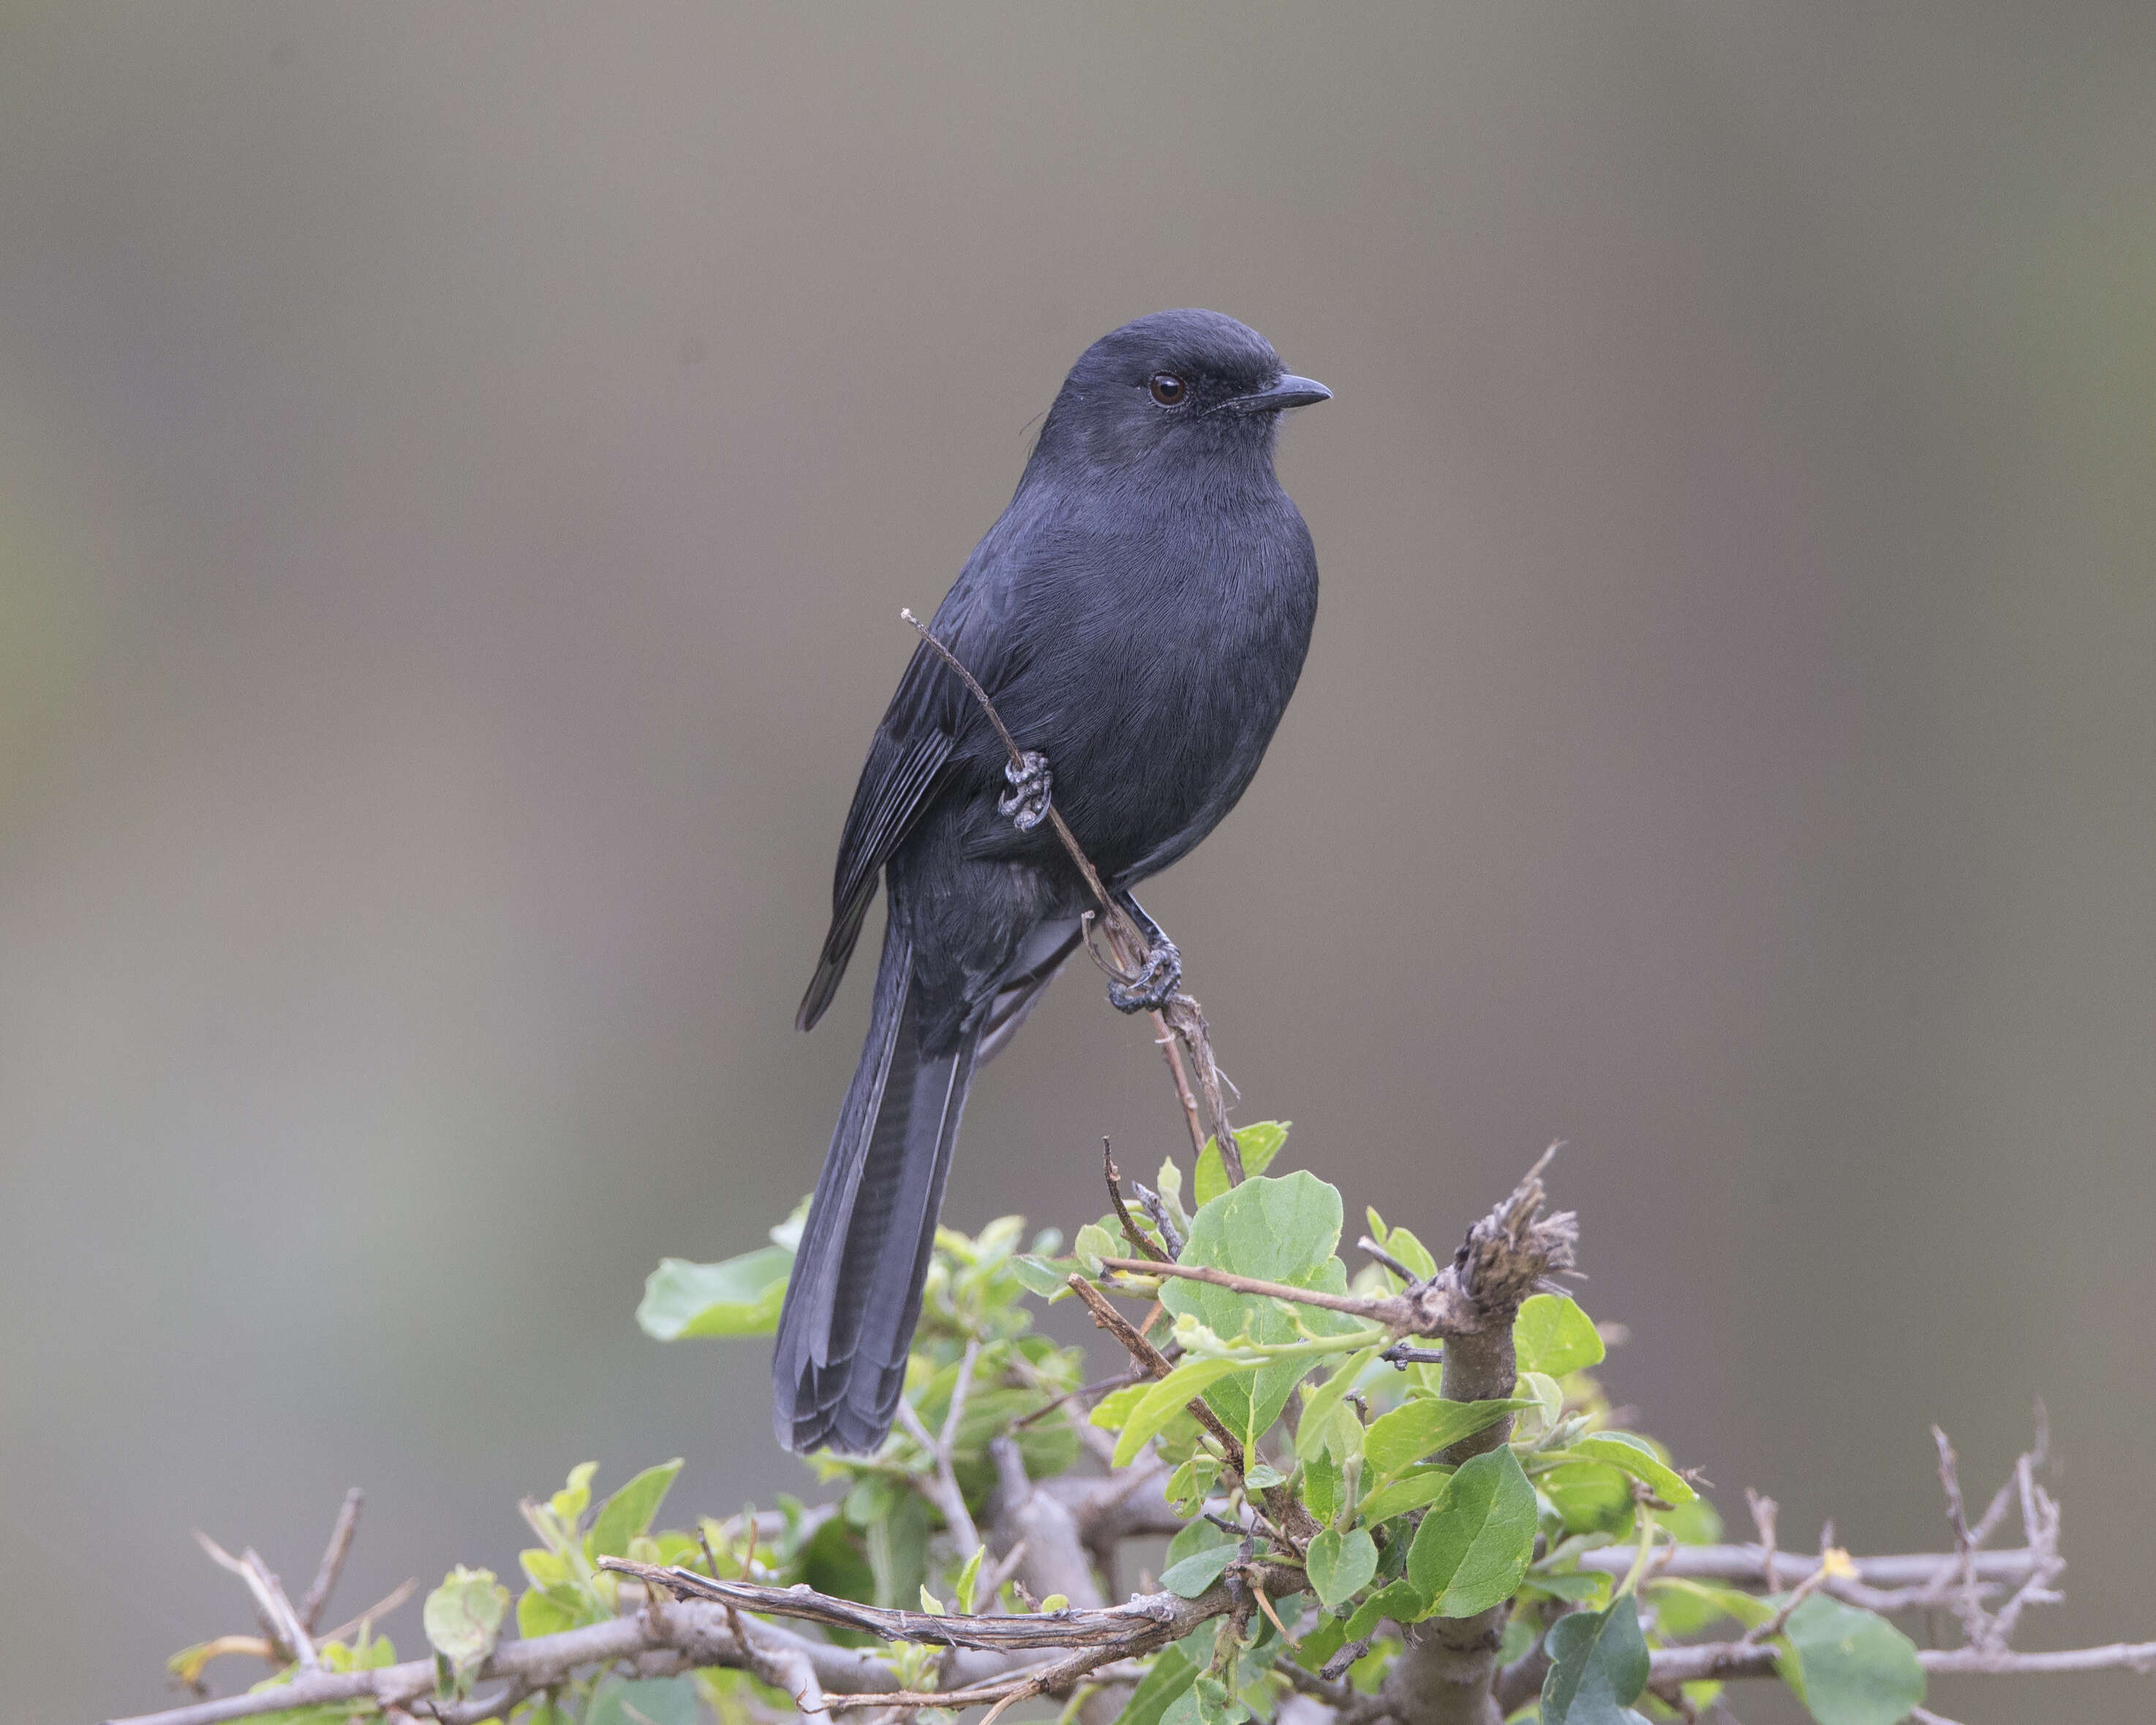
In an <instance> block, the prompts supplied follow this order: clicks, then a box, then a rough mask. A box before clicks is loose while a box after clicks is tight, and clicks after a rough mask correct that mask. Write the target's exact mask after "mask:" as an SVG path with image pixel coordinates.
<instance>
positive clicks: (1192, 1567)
mask: <svg viewBox="0 0 2156 1725" xmlns="http://www.w3.org/2000/svg"><path fill="white" fill-rule="evenodd" d="M1238 1550H1240V1547H1238V1546H1236V1545H1234V1544H1226V1545H1216V1546H1211V1547H1207V1548H1206V1549H1205V1550H1204V1551H1200V1552H1193V1553H1191V1555H1190V1556H1188V1557H1187V1558H1183V1559H1182V1560H1181V1561H1180V1562H1178V1563H1170V1564H1169V1565H1168V1568H1166V1569H1165V1570H1163V1572H1162V1573H1161V1578H1160V1584H1161V1585H1162V1586H1163V1587H1164V1588H1166V1589H1168V1592H1170V1593H1171V1594H1174V1595H1175V1596H1176V1598H1178V1599H1196V1598H1197V1597H1198V1596H1199V1594H1202V1593H1204V1591H1205V1590H1206V1589H1208V1588H1209V1587H1211V1586H1212V1585H1213V1583H1214V1582H1216V1581H1218V1580H1219V1578H1221V1576H1222V1575H1223V1574H1224V1573H1226V1571H1227V1568H1228V1566H1229V1564H1230V1563H1234V1562H1235V1553H1236V1552H1237V1551H1238Z"/></svg>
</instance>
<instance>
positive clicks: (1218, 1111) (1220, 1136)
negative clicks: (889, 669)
mask: <svg viewBox="0 0 2156 1725" xmlns="http://www.w3.org/2000/svg"><path fill="white" fill-rule="evenodd" d="M899 615H900V616H901V617H902V618H903V619H905V620H906V622H907V623H909V624H910V625H911V626H912V628H913V631H914V632H915V633H916V635H918V636H920V637H921V640H922V641H926V642H927V644H928V646H930V647H931V648H932V649H933V650H934V651H935V652H936V654H937V657H939V658H941V659H942V661H943V662H944V663H945V664H947V665H948V666H949V667H951V668H952V671H954V672H957V675H958V677H959V680H960V681H961V682H963V683H964V684H965V685H966V687H967V689H968V691H969V692H970V693H972V695H973V699H974V700H975V701H976V702H977V703H979V706H980V708H981V711H982V712H983V713H985V714H987V715H988V723H990V724H991V725H993V726H994V727H995V732H996V735H997V736H998V737H999V738H1001V739H1003V745H1004V749H1006V750H1007V751H1008V752H1009V755H1010V760H1011V765H1013V766H1014V767H1017V768H1019V770H1024V766H1025V751H1024V749H1021V748H1019V744H1018V739H1017V738H1015V737H1014V736H1013V735H1012V734H1011V733H1010V728H1009V726H1008V725H1006V724H1005V723H1004V721H1003V715H1002V714H1001V713H998V712H997V711H996V703H994V702H993V701H992V700H990V699H989V698H988V691H987V690H986V689H984V688H983V687H981V685H980V683H979V682H978V681H977V680H976V679H975V677H974V676H973V672H970V671H968V669H967V668H966V667H965V665H964V663H963V662H962V661H961V660H960V659H959V657H958V656H957V654H956V653H954V652H952V651H951V649H950V648H949V647H947V646H944V644H943V643H942V641H938V640H937V638H936V636H935V634H934V633H933V631H931V630H930V629H929V627H928V626H927V624H926V623H923V622H922V621H921V619H920V618H918V617H916V616H915V615H913V613H912V612H911V611H910V610H903V609H901V610H900V612H899ZM1048 821H1049V824H1050V826H1051V827H1053V828H1054V829H1055V836H1056V837H1057V838H1058V839H1060V841H1061V842H1062V844H1063V848H1064V850H1065V852H1066V853H1067V854H1068V855H1069V856H1070V861H1071V863H1072V865H1073V866H1074V867H1075V868H1076V869H1077V870H1078V873H1079V875H1080V876H1081V878H1083V880H1084V881H1085V883H1086V888H1087V890H1088V891H1090V892H1091V893H1092V895H1093V899H1094V901H1095V902H1096V904H1098V905H1099V906H1100V915H1101V924H1102V927H1103V929H1104V930H1105V931H1106V935H1107V937H1108V945H1109V947H1110V949H1111V950H1112V951H1113V952H1114V954H1115V957H1116V964H1117V965H1120V966H1121V967H1122V968H1121V980H1122V981H1123V982H1124V983H1126V984H1130V983H1133V982H1135V981H1137V980H1138V978H1139V977H1140V976H1142V974H1143V973H1144V969H1145V964H1146V958H1147V952H1148V950H1150V946H1151V943H1150V942H1149V941H1147V939H1146V937H1145V933H1144V931H1143V930H1142V929H1140V928H1139V927H1138V925H1137V919H1135V918H1133V917H1132V915H1131V914H1130V912H1129V911H1127V909H1124V908H1123V904H1122V900H1121V899H1117V898H1116V896H1115V895H1114V894H1113V893H1111V892H1109V890H1108V888H1107V887H1106V883H1103V882H1102V880H1101V874H1100V871H1099V870H1098V869H1096V868H1094V867H1093V862H1092V859H1091V857H1088V856H1087V855H1086V852H1085V850H1084V848H1083V847H1081V845H1080V844H1079V842H1078V839H1077V836H1076V835H1075V834H1074V833H1073V832H1071V831H1070V823H1069V822H1068V821H1065V819H1064V818H1063V811H1061V810H1060V809H1059V808H1058V807H1057V806H1055V803H1054V801H1050V803H1049V805H1048ZM1091 917H1092V913H1091V912H1088V913H1087V914H1086V916H1085V917H1084V918H1082V919H1081V928H1082V929H1084V931H1085V932H1086V934H1087V935H1088V936H1090V935H1091V927H1092V922H1091ZM1089 945H1090V940H1089ZM1153 1017H1154V1019H1155V1022H1157V1023H1158V1025H1160V1026H1161V1027H1163V1028H1164V1029H1166V1030H1167V1031H1168V1032H1169V1033H1170V1034H1171V1035H1173V1037H1174V1038H1175V1039H1176V1041H1177V1042H1178V1043H1180V1044H1181V1046H1182V1050H1183V1054H1184V1055H1186V1056H1187V1057H1188V1060H1189V1064H1190V1067H1191V1068H1192V1069H1193V1070H1194V1071H1195V1072H1196V1074H1197V1088H1198V1091H1199V1094H1201V1095H1202V1096H1203V1097H1204V1101H1205V1111H1206V1113H1207V1114H1208V1115H1210V1116H1211V1118H1212V1121H1213V1135H1214V1138H1215V1139H1217V1140H1218V1141H1219V1147H1220V1161H1221V1164H1222V1166H1224V1167H1225V1169H1226V1170H1227V1172H1228V1178H1229V1182H1230V1183H1231V1184H1237V1185H1240V1183H1241V1182H1242V1179H1243V1158H1242V1153H1241V1151H1240V1150H1239V1149H1238V1148H1237V1147H1236V1144H1235V1130H1234V1128H1233V1127H1231V1126H1230V1125H1229V1123H1228V1107H1227V1099H1226V1095H1225V1093H1224V1089H1223V1085H1224V1083H1225V1080H1224V1079H1223V1078H1222V1077H1221V1074H1220V1066H1219V1062H1218V1061H1216V1060H1215V1059H1214V1058H1213V1042H1212V1038H1211V1035H1210V1033H1209V1032H1208V1030H1207V1028H1206V1024H1205V1013H1204V1008H1202V1007H1200V1006H1199V1004H1198V1002H1196V1001H1195V1000H1193V999H1192V998H1191V996H1188V995H1187V994H1177V995H1173V996H1170V997H1169V998H1168V1001H1167V1002H1164V1003H1163V1005H1162V1006H1161V1007H1159V1008H1158V1010H1157V1011H1156V1012H1154V1014H1153ZM1169 1070H1170V1071H1171V1072H1172V1073H1173V1074H1175V1076H1176V1079H1177V1086H1176V1089H1177V1095H1178V1099H1183V1098H1185V1097H1187V1096H1188V1094H1189V1089H1190V1085H1189V1082H1188V1078H1187V1077H1186V1076H1185V1074H1183V1073H1182V1072H1181V1071H1180V1070H1178V1067H1177V1065H1176V1063H1173V1062H1171V1063H1170V1067H1169ZM1192 1142H1193V1144H1195V1145H1197V1146H1200V1147H1201V1148H1202V1146H1203V1144H1204V1141H1203V1139H1201V1138H1199V1136H1198V1135H1197V1132H1196V1130H1195V1129H1193V1133H1192Z"/></svg>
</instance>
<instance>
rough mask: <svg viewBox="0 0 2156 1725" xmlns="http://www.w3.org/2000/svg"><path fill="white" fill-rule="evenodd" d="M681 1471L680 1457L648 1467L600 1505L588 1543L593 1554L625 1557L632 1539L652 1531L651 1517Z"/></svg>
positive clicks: (656, 1512)
mask: <svg viewBox="0 0 2156 1725" xmlns="http://www.w3.org/2000/svg"><path fill="white" fill-rule="evenodd" d="M680 1471H681V1458H680V1456H678V1455H677V1456H675V1458H674V1459H673V1460H671V1461H662V1462H660V1464H659V1465H658V1466H656V1467H648V1468H646V1469H644V1471H643V1472H642V1473H640V1474H639V1475H637V1476H636V1477H635V1478H634V1479H633V1480H630V1481H629V1483H628V1484H627V1485H625V1486H623V1487H622V1488H621V1490H620V1491H617V1492H615V1493H614V1495H613V1496H611V1497H609V1498H608V1499H607V1501H605V1502H604V1503H603V1504H601V1505H600V1506H599V1512H598V1516H595V1517H594V1518H593V1522H592V1531H591V1534H590V1536H589V1537H588V1539H587V1540H586V1542H585V1543H586V1546H587V1547H588V1550H589V1551H590V1553H591V1554H592V1556H593V1557H594V1558H625V1557H627V1556H628V1555H629V1541H630V1540H632V1539H634V1538H635V1537H637V1536H638V1535H639V1534H644V1533H649V1532H650V1531H651V1518H652V1517H653V1516H655V1515H657V1514H658V1513H659V1506H660V1504H661V1503H663V1502H664V1501H665V1498H666V1493H667V1491H668V1490H669V1488H670V1487H671V1486H672V1485H673V1484H674V1476H675V1475H676V1474H678V1473H680Z"/></svg>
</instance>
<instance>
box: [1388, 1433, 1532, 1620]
mask: <svg viewBox="0 0 2156 1725" xmlns="http://www.w3.org/2000/svg"><path fill="white" fill-rule="evenodd" d="M1534 1547H1535V1488H1534V1487H1533V1486H1531V1485H1529V1484H1528V1483H1527V1475H1525V1474H1524V1473H1522V1472H1521V1471H1520V1463H1519V1458H1518V1457H1517V1456H1516V1455H1513V1454H1512V1450H1511V1449H1510V1448H1508V1447H1500V1448H1498V1449H1496V1450H1491V1451H1489V1452H1488V1453H1487V1454H1486V1455H1477V1456H1476V1457H1474V1458H1473V1459H1472V1460H1469V1461H1465V1462H1462V1463H1461V1464H1460V1467H1459V1469H1458V1470H1457V1471H1456V1472H1455V1473H1454V1475H1452V1477H1451V1478H1450V1480H1447V1481H1445V1491H1444V1492H1443V1493H1442V1495H1440V1496H1439V1497H1438V1499H1437V1501H1435V1503H1433V1504H1432V1505H1431V1506H1430V1509H1429V1511H1428V1512H1427V1513H1426V1514H1424V1516H1423V1518H1422V1526H1421V1527H1419V1528H1417V1529H1416V1530H1415V1537H1414V1544H1413V1545H1412V1546H1410V1547H1409V1548H1408V1579H1409V1580H1410V1581H1412V1582H1413V1583H1414V1584H1415V1588H1416V1589H1417V1591H1419V1593H1420V1594H1422V1596H1423V1598H1424V1599H1427V1600H1429V1601H1430V1614H1431V1615H1433V1616H1436V1617H1472V1616H1473V1615H1474V1614H1476V1612H1478V1611H1486V1610H1488V1609H1490V1608H1491V1606H1492V1605H1495V1604H1497V1603H1498V1602H1499V1601H1501V1600H1503V1599H1510V1598H1511V1597H1512V1590H1513V1589H1515V1588H1517V1586H1519V1584H1520V1580H1521V1578H1522V1577H1523V1576H1524V1575H1526V1573H1527V1564H1528V1563H1529V1562H1530V1561H1531V1560H1532V1558H1533V1556H1534Z"/></svg>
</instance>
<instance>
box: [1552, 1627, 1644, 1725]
mask: <svg viewBox="0 0 2156 1725" xmlns="http://www.w3.org/2000/svg"><path fill="white" fill-rule="evenodd" d="M1544 1645H1545V1646H1546V1647H1547V1648H1548V1650H1549V1655H1550V1661H1551V1663H1550V1669H1549V1675H1548V1676H1547V1677H1546V1678H1544V1679H1543V1725H1626V1721H1625V1710H1626V1709H1627V1708H1629V1707H1630V1706H1631V1705H1632V1703H1633V1702H1635V1701H1637V1700H1638V1699H1639V1698H1640V1691H1642V1690H1643V1689H1645V1687H1646V1686H1647V1642H1646V1638H1645V1636H1643V1635H1641V1634H1640V1604H1639V1601H1638V1600H1637V1599H1635V1598H1633V1597H1632V1596H1631V1595H1630V1594H1626V1595H1625V1597H1624V1598H1623V1599H1616V1600H1613V1601H1612V1602H1611V1603H1610V1606H1609V1609H1608V1610H1607V1611H1575V1612H1573V1614H1571V1615H1570V1616H1569V1617H1560V1618H1559V1619H1558V1620H1557V1621H1556V1622H1555V1623H1553V1624H1552V1625H1550V1630H1549V1634H1548V1636H1547V1637H1546V1638H1545V1640H1544Z"/></svg>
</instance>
